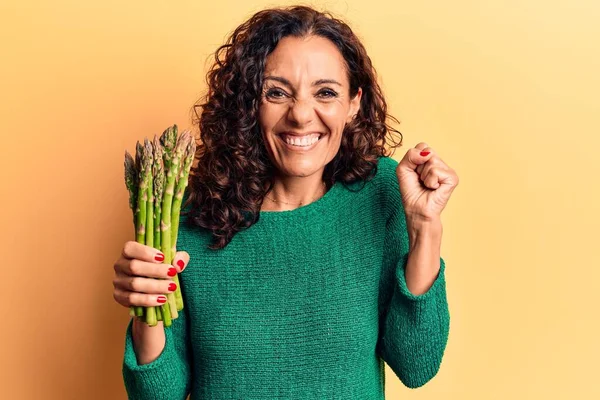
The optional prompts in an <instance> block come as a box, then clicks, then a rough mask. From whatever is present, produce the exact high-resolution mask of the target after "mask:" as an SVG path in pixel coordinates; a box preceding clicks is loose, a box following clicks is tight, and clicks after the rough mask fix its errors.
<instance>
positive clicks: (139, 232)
mask: <svg viewBox="0 0 600 400" xmlns="http://www.w3.org/2000/svg"><path fill="white" fill-rule="evenodd" d="M140 146H141V145H140V144H139V142H138V148H137V152H136V157H139V165H140V170H139V171H138V181H139V183H140V184H139V187H138V199H137V200H138V201H137V208H136V214H137V224H136V242H138V243H142V244H145V243H146V225H147V216H146V208H147V203H148V182H149V181H150V179H151V175H152V171H151V165H152V149H151V148H150V149H149V150H148V149H147V148H146V147H145V146H144V147H142V148H141V150H140ZM144 308H145V307H141V306H136V307H135V309H134V312H135V315H136V316H137V317H144V315H145V310H144Z"/></svg>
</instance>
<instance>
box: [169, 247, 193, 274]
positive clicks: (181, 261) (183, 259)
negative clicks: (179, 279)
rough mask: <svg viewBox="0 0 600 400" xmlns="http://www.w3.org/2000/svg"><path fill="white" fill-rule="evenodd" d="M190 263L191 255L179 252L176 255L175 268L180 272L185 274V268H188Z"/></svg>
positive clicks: (174, 259)
mask: <svg viewBox="0 0 600 400" xmlns="http://www.w3.org/2000/svg"><path fill="white" fill-rule="evenodd" d="M189 262H190V255H189V254H188V253H187V251H178V252H177V253H175V257H174V258H173V266H174V267H175V268H176V269H177V271H178V272H180V273H181V272H183V270H184V269H185V267H187V265H188V263H189Z"/></svg>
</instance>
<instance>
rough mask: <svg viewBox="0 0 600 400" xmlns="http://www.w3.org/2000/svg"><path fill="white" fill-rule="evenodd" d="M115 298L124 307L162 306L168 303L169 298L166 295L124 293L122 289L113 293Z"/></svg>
mask: <svg viewBox="0 0 600 400" xmlns="http://www.w3.org/2000/svg"><path fill="white" fill-rule="evenodd" d="M113 298H114V299H115V300H116V302H117V303H119V304H121V305H122V306H124V307H131V306H142V307H154V306H160V305H163V304H165V303H166V302H167V296H165V295H164V294H159V295H156V294H145V293H136V292H128V291H123V290H121V289H115V291H114V292H113Z"/></svg>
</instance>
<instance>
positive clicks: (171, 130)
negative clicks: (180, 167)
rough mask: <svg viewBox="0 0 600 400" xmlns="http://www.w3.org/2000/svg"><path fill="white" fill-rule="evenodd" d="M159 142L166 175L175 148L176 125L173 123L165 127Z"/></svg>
mask: <svg viewBox="0 0 600 400" xmlns="http://www.w3.org/2000/svg"><path fill="white" fill-rule="evenodd" d="M160 144H161V145H162V147H163V161H164V168H165V176H166V175H167V174H168V173H169V168H170V166H171V158H172V154H173V151H174V150H175V145H176V144H177V125H173V126H170V127H168V128H167V129H165V131H164V132H163V133H162V135H161V136H160Z"/></svg>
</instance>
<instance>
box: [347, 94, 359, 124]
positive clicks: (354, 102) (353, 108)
mask: <svg viewBox="0 0 600 400" xmlns="http://www.w3.org/2000/svg"><path fill="white" fill-rule="evenodd" d="M361 97H362V88H361V87H359V88H358V91H357V92H356V96H354V98H353V99H351V100H350V108H349V109H348V115H347V118H346V122H350V121H352V118H354V116H355V115H356V114H357V113H358V110H360V99H361Z"/></svg>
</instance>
